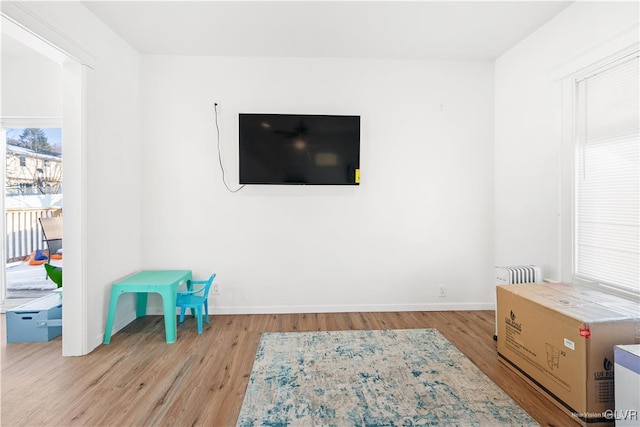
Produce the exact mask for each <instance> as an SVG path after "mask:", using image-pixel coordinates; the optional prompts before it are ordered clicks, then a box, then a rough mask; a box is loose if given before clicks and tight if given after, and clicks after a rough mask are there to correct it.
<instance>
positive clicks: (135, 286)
mask: <svg viewBox="0 0 640 427" xmlns="http://www.w3.org/2000/svg"><path fill="white" fill-rule="evenodd" d="M182 282H187V286H189V285H190V283H191V270H144V271H141V272H139V273H136V274H133V275H131V276H129V277H125V278H124V279H122V280H119V281H117V282H114V283H113V284H112V285H111V298H110V300H109V314H108V316H107V325H106V326H105V328H104V341H103V343H104V344H109V343H110V342H111V329H112V328H113V320H114V319H115V316H116V306H117V304H118V297H119V296H120V295H122V294H123V293H125V292H135V293H136V294H137V296H136V318H138V317H142V316H145V315H146V314H147V296H148V294H149V292H157V293H159V294H160V296H161V297H162V306H163V308H164V330H165V334H166V336H167V344H171V343H174V342H175V341H176V295H177V291H178V285H180V283H182Z"/></svg>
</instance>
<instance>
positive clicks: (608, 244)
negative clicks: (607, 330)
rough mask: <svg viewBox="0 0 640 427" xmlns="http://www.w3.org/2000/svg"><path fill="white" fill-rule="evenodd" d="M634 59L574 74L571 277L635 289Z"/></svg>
mask: <svg viewBox="0 0 640 427" xmlns="http://www.w3.org/2000/svg"><path fill="white" fill-rule="evenodd" d="M639 75H640V73H639V62H638V52H637V51H636V52H634V53H633V54H631V55H628V56H626V57H624V58H621V59H618V60H617V61H615V62H613V63H609V64H606V65H604V66H600V67H598V68H597V69H594V70H590V72H588V73H586V74H584V75H583V76H580V77H578V78H576V79H575V90H576V92H575V93H576V97H575V101H576V105H575V112H576V116H575V157H574V161H575V168H574V171H575V180H574V197H575V205H574V206H575V207H574V249H573V258H574V261H573V275H574V278H575V279H576V280H578V281H586V282H591V283H595V284H598V285H601V286H608V287H612V288H615V289H618V290H623V291H631V292H632V293H634V294H636V295H637V294H639V293H640V251H639V247H640V242H639V241H640V139H639V134H640V109H639V100H638V98H639V93H640V92H639V89H640V88H639V84H638V80H639V79H638V76H639Z"/></svg>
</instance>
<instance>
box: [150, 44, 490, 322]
mask: <svg viewBox="0 0 640 427" xmlns="http://www.w3.org/2000/svg"><path fill="white" fill-rule="evenodd" d="M214 101H216V102H219V103H220V106H221V115H220V126H221V136H222V151H223V159H224V164H225V167H226V170H227V177H228V180H229V181H231V182H232V183H233V184H234V186H237V162H238V160H237V144H238V118H237V116H238V113H241V112H271V113H311V114H356V115H360V116H361V117H362V135H361V138H362V141H361V162H360V166H361V170H362V181H361V185H360V186H358V187H355V186H347V187H331V186H320V187H317V186H247V187H245V188H244V189H243V190H241V191H240V192H238V193H235V194H231V193H229V192H227V191H226V190H225V188H224V186H223V184H222V181H221V171H220V167H219V166H218V159H217V152H216V133H215V125H214V116H213V102H214ZM142 106H143V138H142V159H143V160H142V165H143V167H142V171H143V174H142V203H143V207H142V215H143V218H144V220H143V223H142V254H143V255H142V262H143V267H145V268H160V267H173V268H190V269H192V270H193V271H194V274H195V276H196V277H201V278H204V277H205V276H208V275H209V273H211V272H215V273H217V274H218V277H217V279H216V280H219V283H220V289H221V295H220V296H219V297H218V298H217V300H216V302H215V303H214V305H215V311H216V312H218V313H220V312H222V313H251V312H317V311H346V310H411V309H425V310H431V309H434V310H435V309H449V308H456V309H465V308H469V309H473V308H490V307H491V306H492V304H493V287H492V286H491V284H492V277H493V172H492V171H493V64H492V62H489V61H485V62H480V61H457V62H456V61H395V60H394V61H391V60H388V61H384V60H345V59H284V58H282V59H262V58H235V59H234V58H215V57H178V56H143V59H142ZM439 284H445V285H447V297H445V298H439V297H438V296H437V285H439Z"/></svg>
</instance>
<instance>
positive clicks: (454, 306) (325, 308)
mask: <svg viewBox="0 0 640 427" xmlns="http://www.w3.org/2000/svg"><path fill="white" fill-rule="evenodd" d="M494 309H495V304H494V303H449V304H445V303H437V304H370V305H367V304H365V305H296V306H215V305H211V306H209V314H212V315H214V314H291V313H352V312H355V313H366V312H381V311H383V312H384V311H476V310H494ZM149 314H151V313H149ZM154 314H162V310H158V312H157V313H154Z"/></svg>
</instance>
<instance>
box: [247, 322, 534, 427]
mask: <svg viewBox="0 0 640 427" xmlns="http://www.w3.org/2000/svg"><path fill="white" fill-rule="evenodd" d="M288 425H290V426H483V427H484V426H534V425H538V424H537V423H536V422H535V421H534V420H533V419H532V418H531V417H530V416H529V415H528V414H527V413H526V412H525V411H524V410H523V409H522V408H520V407H519V406H518V405H517V404H516V403H515V402H514V401H513V400H512V399H511V398H510V397H509V396H508V395H507V394H505V393H504V392H503V391H502V390H501V389H500V388H499V387H498V386H497V385H496V384H495V383H493V382H492V381H491V380H490V379H489V378H488V377H487V376H486V375H484V374H483V373H482V372H481V371H480V370H479V369H478V368H477V367H476V366H475V365H474V364H473V363H472V362H471V361H470V360H469V359H467V358H466V357H465V356H464V355H463V354H462V353H460V351H458V349H457V348H455V347H454V346H453V344H451V343H450V342H449V341H447V340H446V339H445V338H444V337H443V336H442V335H441V334H440V333H439V332H438V331H437V330H435V329H407V330H385V331H335V332H296V333H266V334H262V337H261V339H260V344H259V346H258V350H257V354H256V358H255V361H254V364H253V369H252V371H251V377H250V378H249V385H248V386H247V391H246V394H245V397H244V401H243V404H242V409H241V410H240V416H239V417H238V426H241V427H245V426H288Z"/></svg>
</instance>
